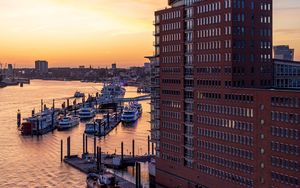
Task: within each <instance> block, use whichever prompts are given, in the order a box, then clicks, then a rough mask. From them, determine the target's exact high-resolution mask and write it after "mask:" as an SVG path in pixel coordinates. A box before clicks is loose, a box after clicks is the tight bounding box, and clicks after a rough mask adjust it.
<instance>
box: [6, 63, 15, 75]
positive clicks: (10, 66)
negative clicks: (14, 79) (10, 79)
mask: <svg viewBox="0 0 300 188" xmlns="http://www.w3.org/2000/svg"><path fill="white" fill-rule="evenodd" d="M13 73H14V68H13V65H12V64H8V65H7V75H13Z"/></svg>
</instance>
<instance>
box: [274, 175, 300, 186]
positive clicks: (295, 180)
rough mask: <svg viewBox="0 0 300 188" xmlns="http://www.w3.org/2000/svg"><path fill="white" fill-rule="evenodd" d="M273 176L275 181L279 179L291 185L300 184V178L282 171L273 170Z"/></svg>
mask: <svg viewBox="0 0 300 188" xmlns="http://www.w3.org/2000/svg"><path fill="white" fill-rule="evenodd" d="M271 177H272V180H273V181H278V182H281V183H285V184H290V185H292V186H296V187H298V185H299V180H298V178H295V177H291V176H287V175H285V174H281V173H278V172H272V173H271Z"/></svg>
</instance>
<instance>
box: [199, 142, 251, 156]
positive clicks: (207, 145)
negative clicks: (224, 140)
mask: <svg viewBox="0 0 300 188" xmlns="http://www.w3.org/2000/svg"><path fill="white" fill-rule="evenodd" d="M198 147H200V148H204V149H207V150H211V151H215V152H219V153H222V154H224V153H225V154H227V155H232V156H235V157H240V158H243V159H249V160H253V159H254V154H253V152H251V151H248V150H244V149H240V148H236V147H231V146H228V145H222V144H217V143H214V142H208V141H202V140H198Z"/></svg>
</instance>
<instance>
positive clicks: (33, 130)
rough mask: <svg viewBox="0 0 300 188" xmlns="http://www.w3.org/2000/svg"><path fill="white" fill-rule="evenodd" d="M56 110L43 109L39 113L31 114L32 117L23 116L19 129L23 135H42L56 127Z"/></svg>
mask: <svg viewBox="0 0 300 188" xmlns="http://www.w3.org/2000/svg"><path fill="white" fill-rule="evenodd" d="M57 115H58V113H57V111H55V110H52V109H51V110H50V109H45V110H44V111H43V112H41V113H37V114H33V116H32V117H28V118H25V119H24V120H25V122H23V123H22V125H21V127H20V131H21V133H22V134H23V135H30V134H33V135H42V134H46V133H48V132H50V131H52V130H54V129H55V128H56V124H57V122H58V119H57Z"/></svg>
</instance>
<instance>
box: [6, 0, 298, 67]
mask: <svg viewBox="0 0 300 188" xmlns="http://www.w3.org/2000/svg"><path fill="white" fill-rule="evenodd" d="M166 5H167V1H166V0H161V1H159V0H156V1H155V2H153V0H122V1H121V2H120V1H118V0H89V1H87V0H77V1H76V2H74V1H72V0H43V1H41V0H26V1H19V0H3V1H0V23H1V26H2V27H1V28H2V30H0V40H1V43H0V52H1V53H0V54H1V56H0V62H2V63H12V64H16V67H33V66H34V61H35V60H37V59H45V60H47V61H48V62H49V66H50V67H65V66H70V67H77V66H78V65H85V66H89V65H92V66H94V67H106V66H110V64H112V63H114V62H116V63H117V64H118V66H121V67H126V66H134V65H142V64H143V63H144V62H145V61H146V60H145V59H144V56H146V55H152V54H153V47H152V44H153V40H154V38H153V36H152V31H153V30H154V27H153V25H152V22H153V19H154V11H155V10H158V9H162V8H164V7H165V6H166ZM299 10H300V2H299V1H298V0H286V1H284V2H282V1H281V2H280V0H274V45H279V44H288V45H290V47H291V48H295V50H296V56H295V58H296V60H297V59H298V60H300V53H298V51H297V50H298V49H300V35H299V34H300V28H299V27H300V24H299V21H298V20H296V19H293V18H297V16H300V12H299Z"/></svg>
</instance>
